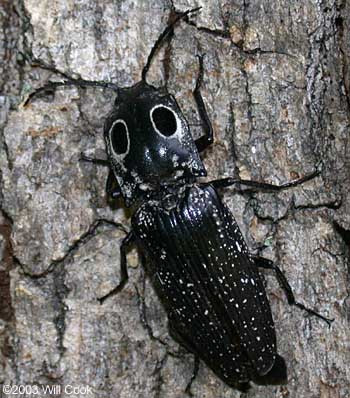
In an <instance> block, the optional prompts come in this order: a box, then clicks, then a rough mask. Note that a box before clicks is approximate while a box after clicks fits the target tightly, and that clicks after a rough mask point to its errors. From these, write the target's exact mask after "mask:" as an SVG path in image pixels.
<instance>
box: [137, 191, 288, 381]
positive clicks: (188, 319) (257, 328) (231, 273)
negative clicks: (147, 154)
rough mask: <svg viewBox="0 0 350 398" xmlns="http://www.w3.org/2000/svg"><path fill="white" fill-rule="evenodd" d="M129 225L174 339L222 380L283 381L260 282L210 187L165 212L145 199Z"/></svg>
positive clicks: (192, 193)
mask: <svg viewBox="0 0 350 398" xmlns="http://www.w3.org/2000/svg"><path fill="white" fill-rule="evenodd" d="M133 230H134V232H135V235H136V236H137V238H138V241H139V244H140V245H141V246H142V248H143V249H144V251H145V253H146V255H147V257H148V260H149V261H148V263H149V264H148V268H149V269H148V271H149V273H150V275H151V278H152V280H153V282H154V285H155V288H156V290H157V293H158V294H159V296H160V298H161V300H162V302H163V304H164V306H165V309H166V311H167V314H168V318H169V326H170V330H171V331H172V332H173V334H174V336H175V337H176V338H177V340H178V341H179V342H180V343H182V344H183V345H184V346H185V347H186V348H188V349H189V350H190V351H192V352H193V353H194V354H196V355H198V356H199V357H200V358H201V359H202V360H203V361H204V362H205V363H206V364H207V365H208V366H209V367H210V368H211V369H212V370H213V371H214V372H215V373H216V374H217V375H218V376H219V377H221V378H222V379H223V380H224V381H225V382H226V383H227V384H229V385H233V386H234V385H237V384H239V383H245V382H247V381H249V380H254V379H256V382H257V383H259V384H279V383H282V382H283V381H284V380H282V379H283V378H285V368H284V370H283V369H280V371H281V372H280V371H275V370H273V366H274V364H275V362H276V357H277V353H276V338H275V332H274V325H273V320H272V316H271V311H270V306H269V303H268V301H267V297H266V293H265V289H264V286H263V283H262V280H261V278H260V276H259V273H258V271H257V269H256V267H255V265H254V263H253V260H252V258H251V256H250V254H249V252H248V249H247V246H246V244H245V242H244V240H243V238H242V235H241V233H240V231H239V228H238V226H237V224H236V222H235V220H234V218H233V216H232V214H231V212H230V211H229V210H228V209H227V207H226V206H225V205H224V204H223V203H222V202H221V200H220V198H219V196H218V194H217V192H216V191H215V189H214V188H213V187H212V186H211V185H195V186H192V187H190V188H188V189H187V192H186V195H185V196H184V197H183V199H180V200H179V203H178V205H177V206H176V207H174V208H172V209H171V210H169V209H166V208H164V207H162V204H161V203H160V202H157V203H154V204H152V202H148V203H145V204H144V205H143V206H142V207H141V208H140V209H139V211H138V212H137V213H136V215H135V217H134V218H133ZM281 361H282V363H283V364H284V361H283V359H282V358H281V357H278V361H277V362H279V364H278V367H281V366H282V365H281ZM276 365H277V363H276ZM282 368H283V366H282ZM270 371H272V373H273V374H270V375H268V373H269V372H270ZM279 373H281V374H280V375H279ZM265 375H266V377H265V378H264V376H265ZM276 378H277V379H279V380H276Z"/></svg>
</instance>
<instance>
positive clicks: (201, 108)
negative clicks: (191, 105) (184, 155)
mask: <svg viewBox="0 0 350 398" xmlns="http://www.w3.org/2000/svg"><path fill="white" fill-rule="evenodd" d="M198 58H199V72H198V76H197V82H196V87H195V89H194V91H193V96H194V99H195V101H196V104H197V108H198V113H199V116H200V118H201V121H202V127H203V130H204V135H203V136H202V137H200V138H198V139H197V140H196V141H195V144H196V146H197V149H198V152H202V151H203V150H204V149H205V148H207V147H208V146H209V145H211V144H212V143H213V141H214V133H213V127H212V125H211V122H210V119H209V116H208V113H207V110H206V108H205V105H204V101H203V98H202V95H201V92H200V88H201V85H202V81H203V55H198Z"/></svg>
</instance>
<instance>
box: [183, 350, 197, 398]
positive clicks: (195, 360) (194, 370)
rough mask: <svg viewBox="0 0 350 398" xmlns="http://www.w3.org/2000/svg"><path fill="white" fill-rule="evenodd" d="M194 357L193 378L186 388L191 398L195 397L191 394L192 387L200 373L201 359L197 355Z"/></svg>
mask: <svg viewBox="0 0 350 398" xmlns="http://www.w3.org/2000/svg"><path fill="white" fill-rule="evenodd" d="M193 357H194V358H193V359H194V362H193V371H192V376H191V379H190V381H189V382H188V384H187V386H186V388H185V393H186V394H188V395H189V396H190V397H193V394H192V392H191V386H192V383H193V382H194V381H195V380H196V377H197V375H198V371H199V357H198V356H197V355H194V356H193Z"/></svg>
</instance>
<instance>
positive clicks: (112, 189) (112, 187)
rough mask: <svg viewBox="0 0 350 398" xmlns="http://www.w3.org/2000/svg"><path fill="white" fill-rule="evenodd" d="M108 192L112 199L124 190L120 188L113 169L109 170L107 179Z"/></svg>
mask: <svg viewBox="0 0 350 398" xmlns="http://www.w3.org/2000/svg"><path fill="white" fill-rule="evenodd" d="M106 193H107V196H108V197H110V198H112V199H118V198H120V197H121V196H122V191H121V190H120V186H119V184H118V181H117V179H116V178H115V175H114V173H113V171H112V170H109V173H108V177H107V181H106Z"/></svg>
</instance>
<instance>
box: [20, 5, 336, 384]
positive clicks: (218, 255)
mask: <svg viewBox="0 0 350 398" xmlns="http://www.w3.org/2000/svg"><path fill="white" fill-rule="evenodd" d="M198 10H199V8H196V9H192V10H188V11H186V12H184V13H181V14H177V17H176V18H175V19H174V21H173V22H172V23H171V24H170V25H168V26H167V27H166V29H165V30H164V31H163V33H162V34H161V35H160V36H159V38H158V40H157V41H156V43H155V44H154V46H153V48H152V50H151V52H150V54H149V56H148V59H147V62H146V65H145V66H144V68H143V70H142V76H141V81H140V82H138V83H136V84H135V85H133V86H131V87H126V88H120V87H118V86H117V85H116V84H113V83H104V82H98V81H87V80H81V79H73V78H70V77H69V76H67V75H66V74H63V76H64V77H65V81H63V82H51V83H49V84H47V85H46V86H44V87H42V88H39V89H37V90H36V91H35V92H33V93H32V94H31V95H30V96H29V98H28V100H27V102H28V101H29V100H31V99H32V98H33V96H34V95H36V94H38V93H39V92H42V91H45V90H47V89H49V88H50V89H52V88H56V87H59V86H96V87H103V88H108V89H112V90H115V91H116V93H117V98H116V101H115V104H114V107H113V110H112V112H111V113H110V115H109V116H108V117H107V120H106V122H105V127H104V139H105V144H106V151H107V157H108V160H102V159H90V158H87V157H84V159H85V160H87V161H91V162H94V163H97V164H102V165H105V166H108V167H109V175H108V178H107V184H106V190H107V193H108V194H109V195H110V196H112V197H113V198H118V197H121V198H122V199H123V200H124V202H125V205H126V206H127V207H130V206H131V205H134V206H135V208H136V210H135V212H134V214H133V216H132V221H131V224H132V228H131V231H130V232H129V233H128V234H127V236H126V237H125V238H124V240H123V243H122V245H121V248H120V251H121V264H120V267H121V268H120V270H121V280H120V284H119V285H118V286H117V287H116V288H115V289H114V290H113V291H111V292H110V293H109V294H108V295H106V296H105V297H103V298H102V299H101V302H103V301H104V300H105V299H106V298H108V297H110V296H112V295H114V294H116V293H117V292H119V291H120V290H121V289H122V288H123V286H124V285H125V283H126V282H127V280H128V271H127V259H126V252H127V250H128V248H129V247H130V246H131V245H133V244H135V245H136V246H137V247H138V248H139V250H140V251H141V253H142V254H143V255H144V257H145V258H146V260H147V261H146V262H145V268H146V271H147V273H148V275H149V277H150V279H151V281H152V283H153V285H154V288H155V290H156V292H157V294H158V296H159V298H160V300H161V302H162V303H163V305H164V308H165V310H166V313H167V316H168V322H169V331H170V334H171V335H172V337H173V338H174V339H175V340H176V341H177V342H178V343H179V344H180V345H182V346H183V347H185V348H186V349H187V350H188V351H189V352H191V353H193V354H194V356H195V358H196V361H195V363H196V369H198V361H199V360H202V361H203V362H204V363H205V364H206V365H207V366H208V367H209V368H210V369H211V370H212V371H213V372H214V373H215V374H216V375H217V376H218V377H219V378H220V379H222V380H223V381H224V382H225V383H226V384H227V385H229V386H230V387H233V388H236V389H238V390H241V391H246V390H247V389H248V388H249V386H250V382H251V381H252V382H254V383H256V384H259V385H269V384H272V385H277V384H283V383H286V381H287V370H286V364H285V361H284V359H283V358H282V356H280V355H279V354H278V353H277V347H276V335H275V329H274V323H273V319H272V314H271V310H270V305H269V302H268V299H267V296H266V292H265V288H264V283H263V280H262V279H261V276H260V274H259V271H258V268H259V267H260V268H267V269H272V270H274V271H275V273H276V276H277V278H278V281H279V282H280V284H281V286H282V287H283V288H284V290H285V292H286V295H287V299H288V302H289V304H291V305H295V306H297V307H299V308H301V309H303V310H305V311H307V312H308V313H310V314H312V315H315V316H317V317H319V318H321V319H323V320H324V321H326V322H327V323H328V324H330V322H331V320H329V319H327V318H325V317H323V316H322V315H319V314H318V313H316V312H315V311H313V310H311V309H309V308H306V307H305V306H303V305H302V304H300V303H298V302H296V300H295V298H294V295H293V292H292V290H291V287H290V285H289V284H288V281H287V280H286V278H285V276H284V274H283V273H282V271H281V270H280V269H279V268H278V267H277V266H276V265H274V264H273V263H272V262H271V261H270V260H267V259H264V258H261V257H258V256H253V255H252V254H251V253H250V252H249V250H248V248H247V245H246V243H245V241H244V239H243V237H242V235H241V232H240V230H239V227H238V225H237V223H236V221H235V219H234V217H233V215H232V214H231V212H230V211H229V209H228V208H227V207H226V206H225V204H224V203H223V202H222V201H221V199H220V196H219V194H218V189H220V188H224V187H228V186H231V185H234V184H241V185H245V186H248V187H251V188H253V189H262V190H267V191H279V190H282V189H285V188H289V187H293V186H296V185H299V184H301V183H303V182H305V181H308V180H310V179H312V178H314V177H315V176H316V175H318V171H316V172H314V173H312V174H310V175H307V176H305V177H303V178H301V179H298V180H294V181H291V182H288V183H285V184H283V185H279V186H276V185H272V184H267V183H261V182H254V181H248V180H241V179H239V178H223V179H218V180H214V181H210V182H200V181H198V178H199V177H203V176H206V169H205V167H204V165H203V163H202V161H201V159H200V156H199V153H200V152H202V151H203V150H204V149H206V148H207V147H208V146H209V145H210V144H211V143H212V142H213V129H212V126H211V122H210V120H209V117H208V115H207V112H206V108H205V105H204V102H203V99H202V96H201V92H200V88H201V83H202V77H203V56H199V73H198V77H197V82H196V87H195V90H194V92H193V95H194V98H195V101H196V104H197V107H198V112H199V116H200V118H201V123H202V127H203V130H204V135H203V136H202V137H200V138H198V139H196V140H194V139H193V138H192V135H191V132H190V128H189V124H188V122H187V120H186V119H185V117H184V115H183V113H182V112H181V110H180V108H179V106H178V104H177V102H176V100H175V98H174V97H173V96H172V95H171V94H169V93H168V91H167V88H166V87H161V88H156V87H154V86H152V85H150V84H148V83H147V73H148V70H149V68H150V65H151V62H152V60H153V58H154V55H155V54H156V53H157V51H158V50H159V48H160V47H161V45H162V44H163V43H164V40H165V39H166V38H167V37H168V36H169V35H170V34H171V33H172V31H173V29H174V26H175V24H176V23H177V22H178V21H179V20H181V19H184V18H187V16H188V15H189V14H190V13H193V12H196V11H198ZM61 74H62V73H61ZM142 257H143V256H142Z"/></svg>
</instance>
